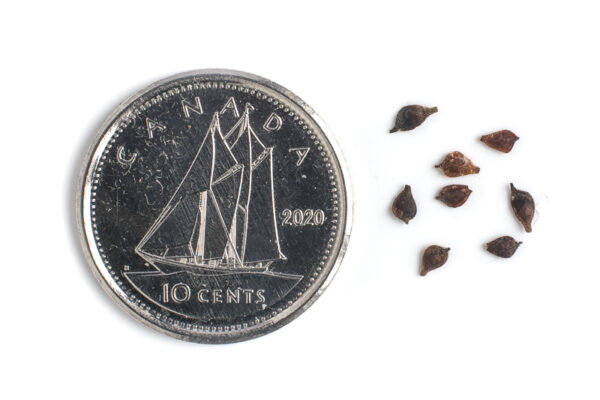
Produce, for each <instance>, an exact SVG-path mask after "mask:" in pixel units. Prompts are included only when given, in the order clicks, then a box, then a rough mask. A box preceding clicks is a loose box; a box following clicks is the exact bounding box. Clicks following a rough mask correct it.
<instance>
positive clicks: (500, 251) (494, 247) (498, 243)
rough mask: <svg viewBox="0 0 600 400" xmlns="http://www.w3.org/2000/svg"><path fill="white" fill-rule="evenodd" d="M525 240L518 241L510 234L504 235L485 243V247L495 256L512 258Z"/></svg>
mask: <svg viewBox="0 0 600 400" xmlns="http://www.w3.org/2000/svg"><path fill="white" fill-rule="evenodd" d="M521 243H523V242H517V241H516V240H515V239H513V238H512V237H510V236H502V237H499V238H498V239H495V240H492V241H491V242H489V243H487V244H486V245H485V249H486V250H487V251H489V252H490V253H492V254H493V255H495V256H498V257H502V258H511V257H512V255H513V254H515V251H517V248H518V247H519V246H520V245H521Z"/></svg>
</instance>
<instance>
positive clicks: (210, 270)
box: [144, 256, 271, 275]
mask: <svg viewBox="0 0 600 400" xmlns="http://www.w3.org/2000/svg"><path fill="white" fill-rule="evenodd" d="M144 258H145V259H146V260H147V261H148V262H150V263H151V264H152V265H154V266H155V267H156V268H157V269H158V270H160V271H161V272H163V273H165V274H169V273H175V272H181V271H187V272H191V273H193V274H195V275H229V274H238V273H264V272H267V271H268V270H269V267H270V265H271V263H270V262H269V263H266V264H262V263H261V264H255V265H252V266H246V267H244V266H242V267H240V266H235V267H232V266H229V265H227V264H215V265H214V266H213V265H209V264H192V263H187V262H180V261H176V260H169V259H164V258H157V257H148V256H146V257H144Z"/></svg>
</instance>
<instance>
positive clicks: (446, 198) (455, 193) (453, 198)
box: [436, 185, 473, 208]
mask: <svg viewBox="0 0 600 400" xmlns="http://www.w3.org/2000/svg"><path fill="white" fill-rule="evenodd" d="M472 192H473V191H472V190H471V189H469V187H468V186H467V185H448V186H444V187H443V188H442V190H440V194H438V195H437V197H436V199H438V200H441V201H442V202H443V203H444V204H445V205H447V206H448V207H453V208H456V207H460V206H462V205H463V204H465V202H466V201H467V199H468V198H469V196H470V195H471V193H472Z"/></svg>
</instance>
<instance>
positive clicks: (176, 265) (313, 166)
mask: <svg viewBox="0 0 600 400" xmlns="http://www.w3.org/2000/svg"><path fill="white" fill-rule="evenodd" d="M347 179H348V178H347V174H346V173H345V168H344V165H343V161H342V160H341V158H340V156H339V152H338V151H337V150H336V145H335V143H334V142H333V140H332V138H331V136H330V135H329V134H328V132H327V130H326V128H325V127H324V125H323V123H322V122H321V120H320V119H319V117H318V116H317V115H316V114H315V112H314V111H313V110H312V109H311V108H310V107H309V106H307V105H306V104H305V103H304V102H303V101H302V100H300V99H299V98H298V97H296V96H295V95H293V94H292V93H291V92H289V91H288V90H286V89H284V88H282V87H281V86H279V85H277V84H274V83H272V82H270V81H267V80H265V79H263V78H260V77H257V76H254V75H249V74H246V73H240V72H233V71H225V70H206V71H195V72H191V73H185V74H182V75H177V76H174V77H171V78H168V79H165V80H163V81H160V82H157V83H155V84H153V85H151V86H150V87H148V88H146V89H144V90H142V91H141V92H140V93H138V94H136V95H135V96H133V97H131V98H130V99H129V100H127V101H126V102H124V103H123V104H122V105H121V106H119V108H118V109H117V110H115V111H114V112H113V114H112V115H111V116H110V117H109V118H108V119H107V121H106V122H105V124H104V125H103V126H102V128H101V129H100V131H99V133H98V137H97V139H96V142H95V143H94V145H93V146H92V148H91V150H90V153H89V156H88V157H87V159H86V163H85V165H84V170H83V173H82V182H81V188H80V193H79V198H78V207H79V210H78V217H79V219H80V227H81V234H82V235H81V236H82V242H83V245H84V247H85V249H86V253H87V254H88V256H89V261H90V264H91V265H92V269H93V270H94V272H95V273H96V275H97V277H98V279H99V281H100V282H101V283H102V285H103V287H104V288H105V289H106V291H107V292H108V293H109V294H110V295H111V296H112V297H113V298H114V299H115V300H116V301H117V302H118V303H119V304H120V305H121V306H123V308H124V309H125V310H127V311H128V312H130V313H131V314H133V315H134V316H135V317H137V318H139V319H140V320H141V321H143V322H145V323H147V324H148V325H150V326H152V327H155V328H157V329H159V330H161V331H163V332H165V333H168V334H170V335H172V336H175V337H177V338H180V339H184V340H192V341H198V342H209V343H223V342H234V341H240V340H246V339H249V338H253V337H256V336H259V335H263V334H265V333H267V332H270V331H272V330H274V329H277V328H279V327H281V326H282V325H284V324H285V323H287V322H289V321H290V320H292V319H293V318H295V317H296V316H297V315H299V314H300V313H301V312H303V311H304V310H305V309H306V308H307V307H308V306H309V305H310V304H312V302H313V301H314V300H315V299H316V298H317V297H318V295H320V294H321V293H322V291H323V289H324V288H325V287H326V286H327V285H328V283H329V282H330V280H331V279H332V277H333V275H334V273H335V270H336V268H337V267H338V266H339V263H340V261H341V258H342V255H343V253H344V250H345V247H346V245H347V241H348V238H349V233H350V218H351V216H350V214H351V202H350V199H349V191H348V189H347V184H348V181H347Z"/></svg>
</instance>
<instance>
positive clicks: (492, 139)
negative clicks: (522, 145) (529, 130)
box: [481, 129, 519, 153]
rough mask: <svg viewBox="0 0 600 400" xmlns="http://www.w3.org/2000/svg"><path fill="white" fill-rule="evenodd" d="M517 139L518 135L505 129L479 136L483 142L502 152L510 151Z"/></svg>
mask: <svg viewBox="0 0 600 400" xmlns="http://www.w3.org/2000/svg"><path fill="white" fill-rule="evenodd" d="M517 140H519V137H518V136H517V135H515V134H514V133H512V132H511V131H509V130H507V129H505V130H503V131H498V132H494V133H490V134H489V135H483V136H482V137H481V141H482V142H483V143H485V144H487V145H488V146H490V147H491V148H492V149H495V150H498V151H501V152H503V153H508V152H510V151H511V150H512V148H513V146H514V144H515V142H516V141H517Z"/></svg>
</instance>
